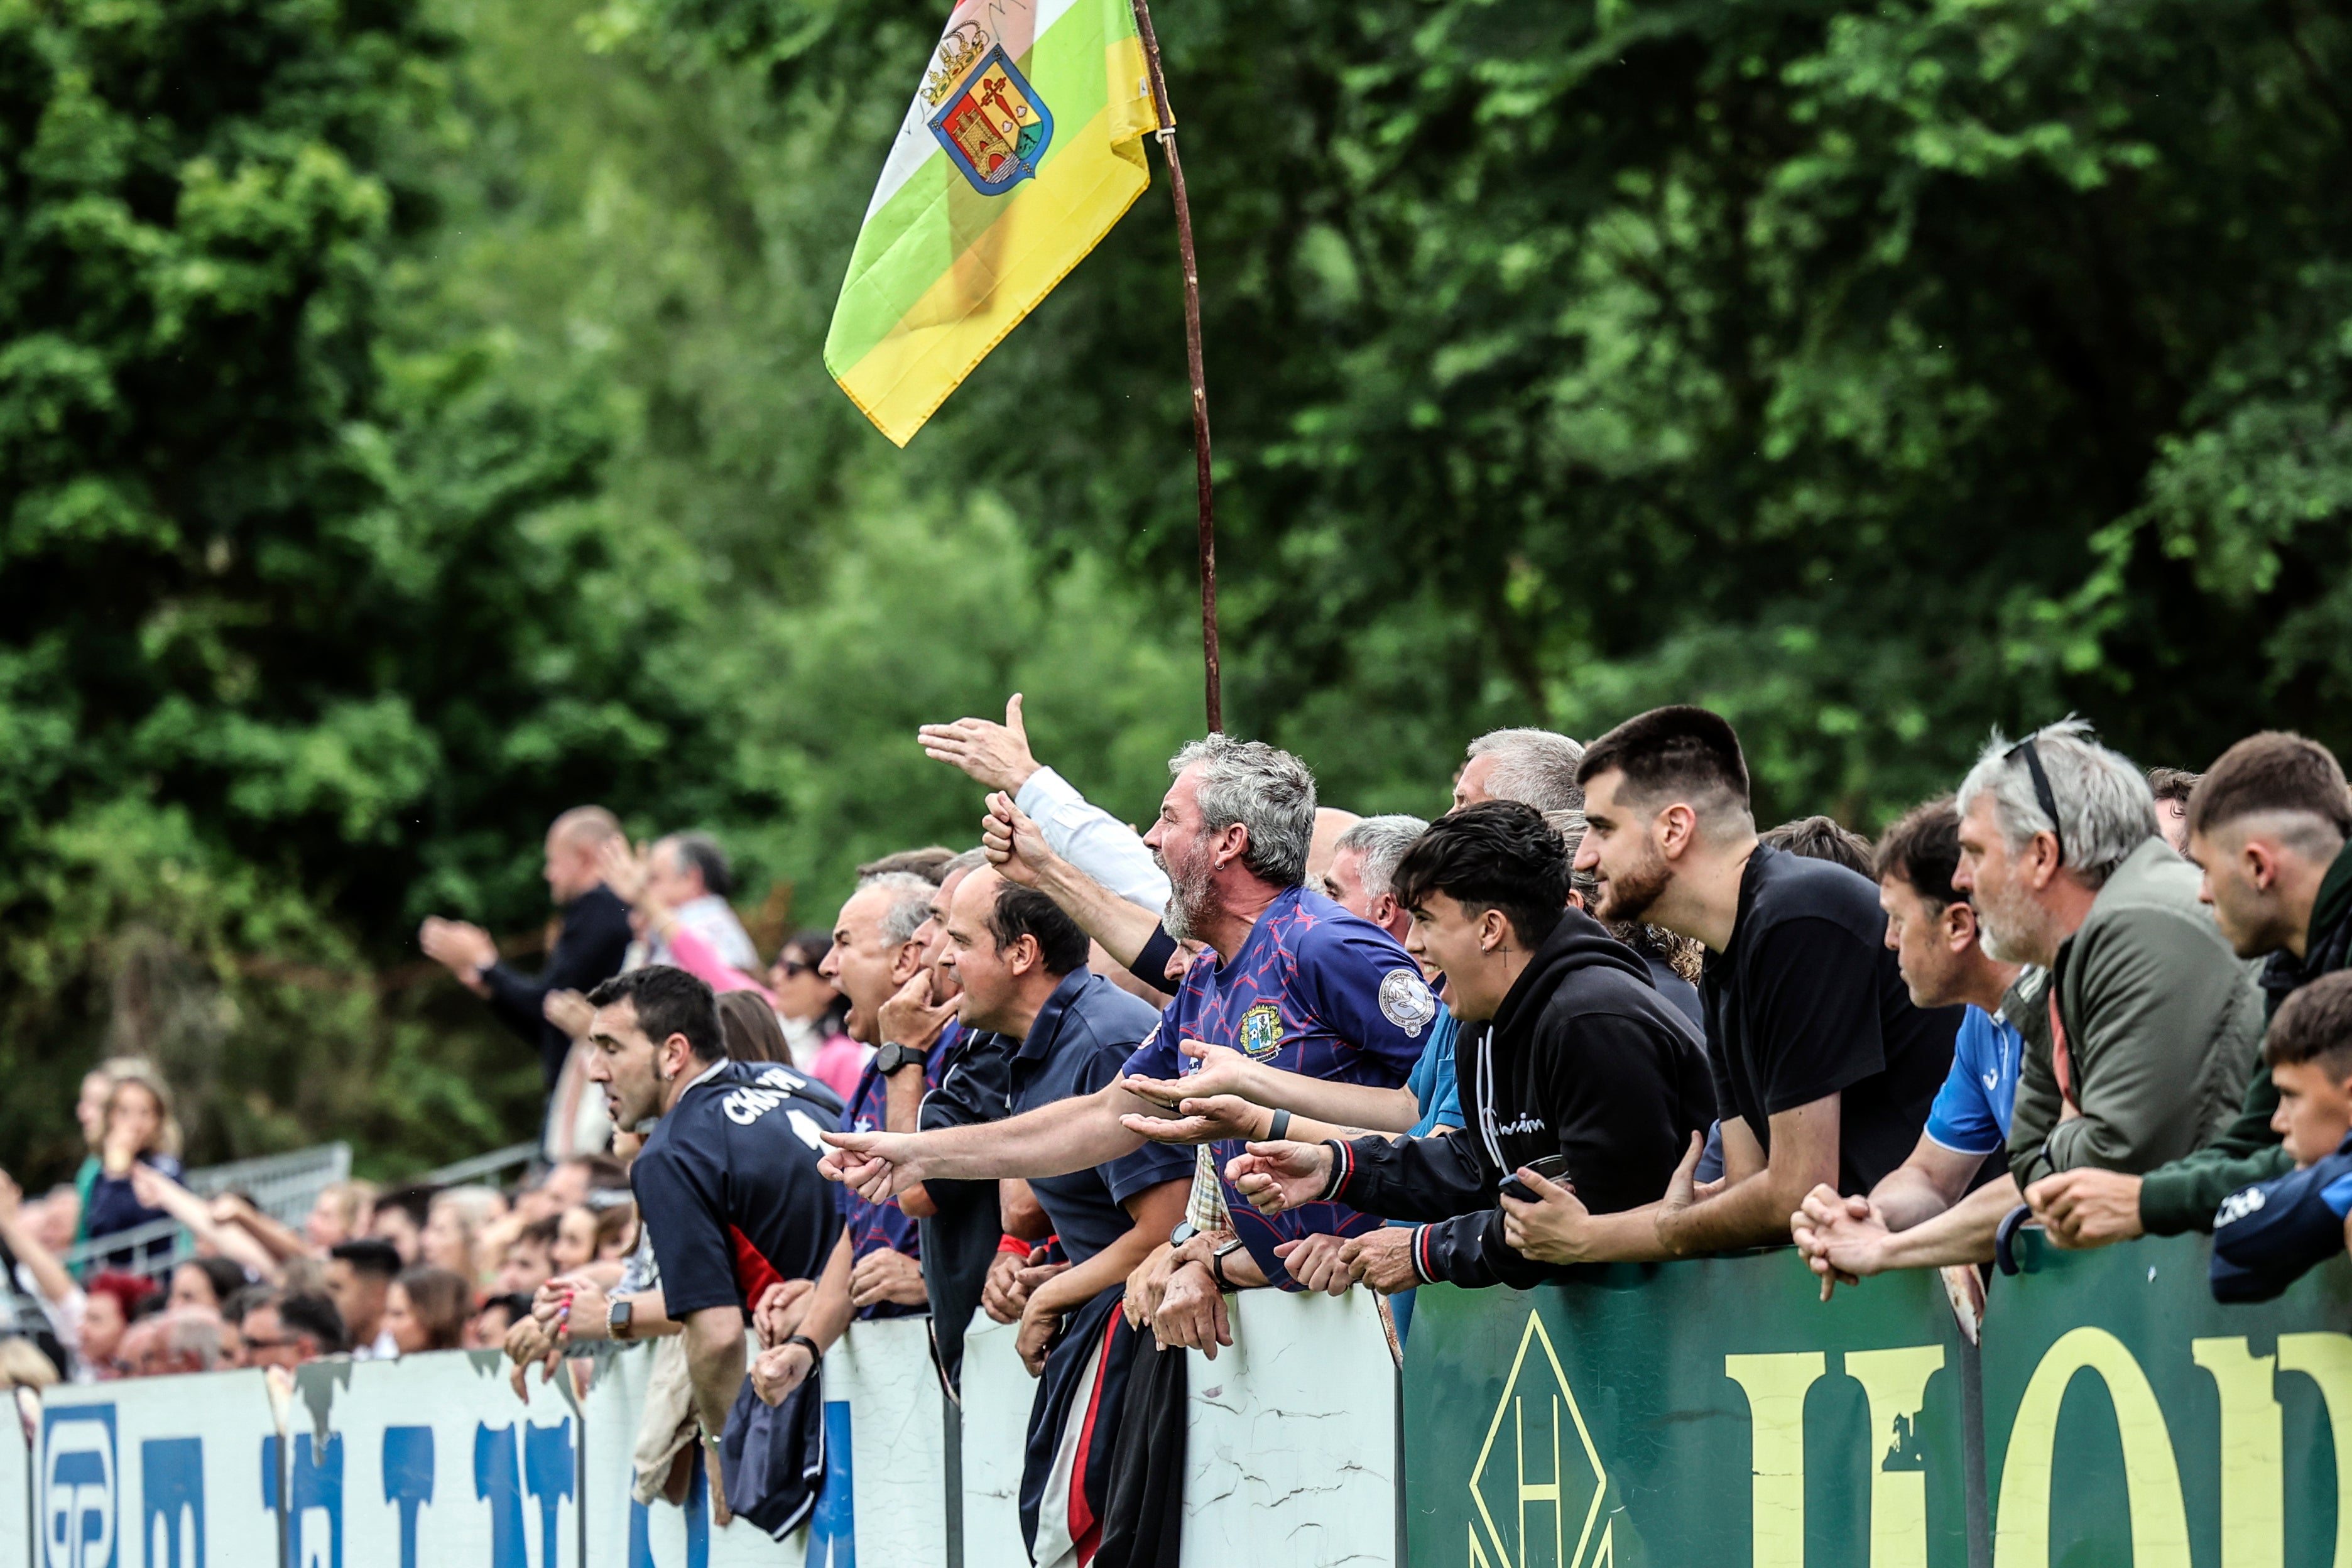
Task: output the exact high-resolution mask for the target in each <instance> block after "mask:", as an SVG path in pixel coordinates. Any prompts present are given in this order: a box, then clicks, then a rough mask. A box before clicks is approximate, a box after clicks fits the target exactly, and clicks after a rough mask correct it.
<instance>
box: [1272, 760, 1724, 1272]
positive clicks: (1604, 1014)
mask: <svg viewBox="0 0 2352 1568" xmlns="http://www.w3.org/2000/svg"><path fill="white" fill-rule="evenodd" d="M1393 887H1394V889H1395V891H1396V895H1397V897H1398V899H1399V900H1401V901H1402V902H1403V903H1404V904H1405V906H1406V907H1407V908H1408V909H1410V910H1412V931H1411V933H1410V935H1409V937H1408V939H1407V942H1406V946H1407V948H1408V949H1409V950H1410V951H1411V952H1412V954H1413V956H1414V957H1416V958H1423V959H1426V960H1427V961H1428V962H1429V963H1433V964H1436V965H1438V966H1439V967H1441V968H1443V969H1444V973H1445V990H1444V1000H1445V1003H1446V1005H1448V1006H1449V1007H1451V1008H1453V1009H1454V1016H1456V1017H1457V1018H1459V1019H1461V1020H1462V1025H1463V1036H1462V1041H1461V1045H1460V1047H1458V1053H1457V1056H1456V1058H1455V1060H1456V1062H1457V1067H1458V1071H1459V1072H1460V1074H1461V1079H1462V1087H1463V1089H1464V1102H1465V1110H1467V1111H1468V1112H1469V1123H1470V1124H1469V1126H1467V1127H1466V1128H1465V1129H1464V1130H1463V1131H1460V1132H1457V1133H1454V1135H1452V1136H1450V1137H1444V1138H1417V1139H1412V1138H1409V1139H1402V1140H1395V1141H1391V1139H1388V1138H1385V1137H1380V1136H1370V1137H1359V1138H1354V1139H1339V1138H1332V1139H1329V1140H1328V1141H1326V1142H1319V1143H1309V1142H1297V1141H1283V1142H1266V1143H1259V1144H1255V1145H1253V1146H1252V1149H1251V1152H1249V1153H1246V1154H1244V1155H1242V1156H1240V1157H1238V1158H1237V1159H1236V1160H1235V1161H1234V1163H1233V1164H1232V1166H1231V1167H1230V1170H1229V1175H1230V1176H1231V1178H1232V1179H1233V1180H1234V1183H1235V1184H1236V1185H1237V1186H1238V1187H1240V1188H1241V1189H1242V1190H1243V1191H1244V1193H1245V1194H1248V1196H1249V1197H1250V1200H1251V1202H1252V1203H1254V1204H1256V1205H1258V1206H1259V1207H1260V1208H1262V1209H1265V1210H1266V1211H1267V1212H1270V1213H1278V1212H1280V1211H1281V1210H1284V1209H1287V1208H1295V1207H1297V1206H1299V1205H1304V1204H1307V1203H1312V1202H1315V1201H1317V1200H1318V1199H1327V1200H1334V1201H1339V1202H1343V1203H1346V1204H1348V1205H1349V1206H1351V1207H1354V1208H1358V1209H1362V1210H1366V1211H1368V1212H1370V1213H1374V1214H1380V1215H1390V1216H1392V1217H1395V1218H1398V1219H1407V1220H1423V1221H1427V1222H1429V1223H1427V1224H1424V1225H1423V1226H1421V1227H1420V1229H1418V1230H1416V1231H1414V1232H1412V1237H1411V1241H1410V1245H1409V1246H1408V1247H1405V1248H1404V1249H1403V1251H1404V1256H1405V1258H1408V1259H1409V1260H1410V1265H1411V1267H1410V1272H1409V1274H1408V1273H1407V1272H1405V1271H1404V1270H1403V1269H1402V1268H1400V1269H1397V1270H1395V1271H1393V1272H1391V1270H1390V1269H1387V1268H1380V1267H1373V1268H1371V1269H1370V1271H1369V1272H1365V1273H1362V1274H1361V1275H1360V1277H1361V1278H1363V1279H1365V1280H1366V1282H1367V1283H1369V1284H1370V1285H1372V1286H1373V1287H1374V1288H1376V1289H1383V1290H1397V1289H1410V1288H1411V1287H1412V1286H1414V1285H1417V1284H1423V1283H1426V1282H1430V1281H1433V1280H1445V1281H1447V1282H1449V1283H1452V1284H1455V1285H1467V1286H1479V1285H1495V1284H1506V1285H1514V1286H1525V1285H1530V1284H1534V1283H1536V1282H1537V1281H1538V1280H1540V1279H1544V1278H1546V1277H1547V1276H1548V1275H1549V1274H1551V1273H1552V1272H1554V1271H1553V1270H1552V1269H1551V1268H1549V1267H1547V1266H1545V1265H1543V1264H1538V1263H1534V1262H1531V1261H1529V1260H1528V1258H1525V1257H1523V1256H1522V1255H1520V1254H1519V1253H1518V1252H1517V1251H1515V1250H1513V1249H1512V1248H1511V1247H1509V1246H1507V1244H1506V1242H1505V1239H1504V1226H1505V1220H1506V1216H1505V1213H1504V1210H1503V1208H1502V1207H1501V1206H1500V1198H1499V1193H1500V1185H1501V1184H1502V1183H1503V1182H1504V1180H1505V1179H1506V1178H1507V1177H1511V1176H1513V1175H1514V1173H1517V1179H1519V1180H1521V1181H1524V1182H1525V1183H1526V1184H1527V1185H1528V1187H1529V1188H1530V1189H1531V1190H1538V1191H1540V1190H1542V1189H1543V1188H1545V1187H1548V1186H1549V1185H1550V1183H1548V1182H1546V1181H1545V1180H1544V1178H1543V1177H1542V1176H1540V1175H1538V1174H1537V1173H1534V1172H1532V1171H1529V1170H1527V1169H1526V1168H1527V1167H1529V1166H1532V1165H1534V1164H1535V1163H1536V1162H1537V1161H1538V1160H1542V1159H1546V1158H1549V1157H1557V1158H1559V1159H1560V1160H1564V1161H1565V1163H1566V1169H1565V1171H1562V1172H1560V1173H1559V1175H1558V1181H1559V1184H1561V1185H1564V1186H1570V1187H1572V1188H1573V1190H1574V1191H1575V1192H1576V1193H1577V1194H1578V1195H1579V1196H1580V1198H1581V1199H1582V1200H1583V1202H1584V1203H1585V1205H1587V1206H1588V1207H1589V1208H1591V1210H1593V1211H1594V1212H1596V1213H1603V1214H1609V1213H1615V1212H1618V1211H1620V1210H1623V1209H1631V1208H1638V1207H1640V1206H1641V1205H1643V1204H1647V1203H1650V1202H1652V1201H1654V1199H1655V1198H1656V1197H1657V1194H1659V1193H1660V1192H1661V1191H1663V1190H1664V1188H1665V1186H1666V1184H1667V1183H1668V1181H1669V1180H1670V1179H1672V1178H1673V1176H1674V1175H1675V1171H1676V1170H1677V1168H1678V1166H1679V1165H1682V1164H1686V1163H1690V1162H1693V1161H1696V1158H1697V1151H1698V1142H1697V1136H1696V1135H1697V1134H1699V1133H1702V1132H1703V1131H1705V1130H1706V1125H1707V1123H1708V1121H1711V1120H1712V1119H1713V1117H1714V1115H1715V1095H1714V1088H1713V1084H1712V1081H1711V1079H1710V1078H1709V1076H1708V1071H1707V1065H1706V1051H1705V1047H1704V1046H1703V1045H1702V1044H1701V1042H1700V1040H1699V1038H1698V1037H1697V1035H1696V1032H1695V1031H1694V1030H1693V1029H1692V1028H1691V1026H1690V1023H1689V1020H1687V1019H1686V1018H1685V1017H1684V1016H1682V1014H1681V1013H1680V1012H1679V1011H1677V1010H1676V1009H1675V1007H1674V1005H1672V1004H1670V1003H1668V1002H1667V1001H1665V1000H1664V998H1663V997H1661V996H1660V995H1659V994H1658V993H1657V990H1656V988H1655V987H1654V985H1653V984H1651V981H1650V973H1649V969H1648V967H1647V966H1646V965H1645V964H1643V962H1642V960H1641V958H1640V957H1639V956H1638V955H1637V954H1635V953H1634V952H1633V950H1632V949H1631V948H1629V947H1627V946H1625V945H1624V944H1623V943H1622V942H1619V941H1618V940H1617V939H1616V938H1614V937H1612V936H1611V935H1610V934H1609V932H1608V931H1607V930H1605V929H1604V928H1603V927H1602V926H1601V923H1600V922H1599V921H1595V920H1594V919H1592V917H1591V916H1590V915H1587V914H1586V913H1585V912H1584V911H1583V910H1579V909H1574V908H1569V907H1567V904H1568V892H1569V862H1568V850H1567V846H1566V845H1565V843H1564V842H1563V841H1562V840H1561V838H1560V837H1559V834H1558V833H1557V832H1555V831H1554V830H1553V829H1552V828H1551V827H1550V826H1549V825H1547V824H1546V823H1545V821H1544V819H1543V817H1542V816H1541V815H1540V814H1539V813H1538V812H1536V811H1535V810H1534V809H1533V808H1531V807H1529V806H1526V805H1519V804H1518V803H1517V802H1513V801H1492V802H1487V803H1485V804H1482V805H1468V806H1464V807H1462V808H1461V809H1459V810H1457V811H1454V812H1452V813H1450V814H1449V815H1447V816H1444V817H1442V818H1440V819H1439V820H1438V821H1437V823H1436V824H1435V825H1434V826H1432V827H1431V828H1430V830H1429V831H1428V833H1426V834H1424V835H1423V837H1422V838H1421V840H1420V841H1419V842H1418V843H1416V844H1415V845H1414V846H1413V847H1412V849H1411V850H1410V851H1409V852H1408V853H1407V854H1406V856H1405V858H1404V859H1403V861H1402V863H1401V864H1399V866H1398V867H1397V869H1396V872H1395V875H1394V879H1393ZM1349 1247H1350V1249H1351V1250H1356V1251H1359V1252H1362V1251H1368V1250H1370V1249H1364V1248H1358V1247H1356V1244H1355V1243H1353V1242H1351V1243H1350V1244H1349Z"/></svg>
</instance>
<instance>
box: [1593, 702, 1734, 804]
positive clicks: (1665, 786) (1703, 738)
mask: <svg viewBox="0 0 2352 1568" xmlns="http://www.w3.org/2000/svg"><path fill="white" fill-rule="evenodd" d="M1612 768H1614V769H1616V770H1617V771H1618V772H1619V773H1623V774H1624V775H1625V784H1626V788H1627V794H1628V796H1629V798H1631V799H1633V800H1637V801H1644V802H1646V801H1651V800H1654V799H1656V798H1657V797H1658V796H1659V795H1665V794H1668V793H1675V794H1683V795H1688V796H1689V797H1690V798H1691V800H1692V803H1693V804H1694V805H1696V804H1697V803H1698V801H1699V799H1700V798H1701V797H1704V796H1706V795H1729V796H1730V797H1731V798H1732V799H1733V800H1734V801H1736V802H1737V803H1738V805H1739V809H1740V810H1742V811H1746V810H1747V809H1748V759H1747V758H1746V757H1745V756H1743V755H1741V754H1740V751H1739V734H1738V731H1735V730H1734V729H1732V727H1731V721H1729V720H1727V719H1726V718H1724V717H1723V716H1722V715H1721V714H1719V713H1711V712H1709V711H1707V710H1706V709H1704V708H1693V707H1690V706H1688V705H1686V704H1678V705H1676V706H1675V707H1671V708H1653V709H1651V710H1649V711H1648V712H1647V713H1641V714H1636V715H1635V716H1634V717H1633V718H1631V719H1628V720H1626V721H1624V722H1623V723H1622V724H1620V725H1618V726H1617V727H1616V728H1615V729H1614V730H1612V731H1609V733H1607V734H1605V735H1603V736H1601V739H1599V740H1597V741H1595V742H1592V744H1591V745H1589V746H1587V747H1585V748H1584V761H1582V762H1580V763H1578V764H1577V765H1576V783H1577V786H1578V787H1579V788H1584V787H1586V786H1588V785H1590V784H1591V782H1592V781H1593V780H1594V779H1596V778H1598V777H1600V776H1601V774H1602V773H1607V772H1609V770H1611V769H1612Z"/></svg>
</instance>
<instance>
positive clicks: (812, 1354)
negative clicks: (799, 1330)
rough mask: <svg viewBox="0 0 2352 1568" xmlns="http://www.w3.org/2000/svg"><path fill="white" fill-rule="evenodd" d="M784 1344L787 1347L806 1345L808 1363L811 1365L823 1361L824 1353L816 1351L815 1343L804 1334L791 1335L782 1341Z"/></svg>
mask: <svg viewBox="0 0 2352 1568" xmlns="http://www.w3.org/2000/svg"><path fill="white" fill-rule="evenodd" d="M784 1343H786V1344H788V1345H806V1346H807V1347H808V1353H809V1361H810V1362H811V1363H812V1364H814V1363H817V1362H821V1361H823V1360H824V1351H822V1350H820V1349H818V1348H817V1342H815V1341H814V1340H813V1339H811V1338H809V1337H808V1336H807V1335H806V1334H793V1335H792V1336H790V1337H789V1338H787V1339H786V1340H785V1341H784Z"/></svg>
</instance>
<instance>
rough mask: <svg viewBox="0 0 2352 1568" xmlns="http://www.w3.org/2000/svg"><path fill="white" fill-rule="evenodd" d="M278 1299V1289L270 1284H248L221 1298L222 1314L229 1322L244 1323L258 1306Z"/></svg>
mask: <svg viewBox="0 0 2352 1568" xmlns="http://www.w3.org/2000/svg"><path fill="white" fill-rule="evenodd" d="M276 1300H278V1291H277V1290H276V1289H275V1288H273V1287H271V1286H268V1285H247V1287H246V1288H245V1289H242V1290H239V1291H236V1293H235V1294H233V1295H228V1296H224V1297H222V1298H221V1305H220V1315H221V1317H222V1319H223V1320H224V1321H227V1322H232V1323H243V1322H244V1321H245V1315H246V1314H247V1312H250V1311H252V1310H254V1309H255V1308H256V1307H263V1306H268V1305H269V1304H270V1303H271V1302H274V1301H276Z"/></svg>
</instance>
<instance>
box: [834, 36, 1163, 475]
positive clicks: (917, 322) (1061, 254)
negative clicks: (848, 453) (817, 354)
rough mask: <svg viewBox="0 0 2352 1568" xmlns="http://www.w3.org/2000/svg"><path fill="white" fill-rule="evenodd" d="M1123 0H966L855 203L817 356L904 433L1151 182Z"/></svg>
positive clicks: (897, 436)
mask: <svg viewBox="0 0 2352 1568" xmlns="http://www.w3.org/2000/svg"><path fill="white" fill-rule="evenodd" d="M1159 123H1160V122H1159V116H1158V115H1156V114H1155V113H1154V112H1153V111H1152V107H1151V89H1150V83H1149V81H1148V80H1147V79H1146V78H1145V75H1144V68H1143V47H1142V44H1141V42H1140V41H1139V39H1138V38H1137V37H1136V32H1135V14H1134V13H1133V12H1132V11H1130V10H1129V8H1128V0H962V3H961V4H960V5H957V6H956V8H955V12H954V14H953V15H952V16H950V17H949V18H948V25H947V30H946V31H945V32H943V33H941V34H940V43H939V47H938V48H937V49H935V50H934V51H933V52H932V55H931V62H930V67H929V69H928V70H926V71H925V72H924V74H923V82H922V86H921V87H920V88H919V89H917V90H916V93H915V100H914V103H913V104H912V106H910V107H909V108H908V110H907V118H906V119H905V121H902V122H901V123H900V124H899V127H898V140H897V141H896V142H893V143H892V144H891V147H890V156H889V159H888V161H887V163H884V164H883V165H882V179H881V182H880V183H879V184H877V185H876V186H875V188H874V199H873V201H872V202H870V203H869V204H867V205H866V222H865V226H863V227H861V228H860V229H859V230H858V233H857V248H856V251H855V252H854V253H853V254H852V255H851V257H850V258H849V276H848V277H847V278H845V279H843V280H842V285H841V298H840V300H838V301H837V302H836V303H835V306H834V308H833V326H832V329H831V330H830V331H827V332H826V334H825V340H824V366H825V369H827V370H828V371H831V372H832V373H833V378H834V379H835V381H837V382H839V383H840V384H841V389H842V391H844V392H845V393H847V394H848V395H849V399H850V401H851V402H853V403H855V404H856V405H857V406H858V407H859V409H861V410H862V411H863V412H864V413H865V415H866V417H867V418H868V419H871V420H873V421H874V423H875V425H876V426H877V427H878V428H879V429H880V430H881V432H882V433H883V434H884V435H885V436H887V437H890V439H891V440H893V441H896V442H897V443H898V445H899V446H901V447H903V446H905V445H906V444H907V442H908V440H909V439H910V438H911V437H913V436H914V434H915V432H916V431H918V430H919V429H921V428H922V427H923V422H924V421H925V420H927V419H929V417H930V416H931V414H932V412H933V410H935V409H937V408H938V407H939V405H940V404H941V403H942V402H944V401H946V399H947V395H948V394H949V393H950V392H953V391H954V390H955V389H956V386H957V384H959V383H961V381H962V380H963V378H964V377H965V376H967V375H969V374H971V372H972V369H973V367H974V366H976V365H978V364H979V363H980V362H981V361H982V359H984V358H986V357H987V355H988V351H989V350H991V349H992V348H994V347H995V346H996V345H997V344H998V343H999V342H1002V341H1003V337H1004V334H1005V333H1007V332H1009V331H1012V330H1013V328H1014V327H1015V326H1017V325H1019V324H1020V321H1021V318H1022V317H1024V316H1025V315H1027V314H1028V313H1029V312H1030V311H1031V310H1033V309H1034V308H1035V307H1036V304H1037V302H1038V301H1039V300H1043V299H1044V298H1045V296H1046V294H1048V293H1049V292H1051V291H1052V289H1053V287H1054V285H1055V284H1056V283H1059V282H1060V281H1061V280H1062V279H1063V278H1064V277H1066V276H1067V275H1068V273H1069V270H1070V268H1073V267H1076V265H1077V264H1078V262H1079V260H1080V259H1081V258H1084V257H1085V256H1086V254H1087V251H1089V250H1092V249H1093V248H1094V247H1095V246H1096V245H1097V244H1098V243H1099V242H1100V241H1101V239H1102V237H1103V236H1104V235H1106V234H1108V233H1109V232H1110V226H1111V225H1113V224H1115V223H1117V222H1118V219H1119V216H1120V215H1121V214H1123V213H1125V212H1126V211H1127V209H1128V208H1129V206H1132V205H1134V203H1135V198H1136V197H1138V196H1139V195H1142V194H1143V192H1144V188H1145V187H1146V186H1147V185H1149V184H1150V175H1149V174H1147V172H1146V171H1145V167H1144V160H1143V138H1144V137H1145V136H1146V135H1148V134H1149V133H1150V132H1153V131H1155V130H1157V129H1158V128H1159Z"/></svg>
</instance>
